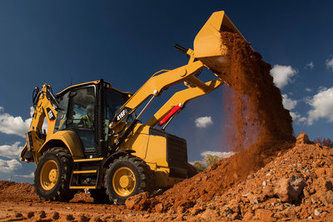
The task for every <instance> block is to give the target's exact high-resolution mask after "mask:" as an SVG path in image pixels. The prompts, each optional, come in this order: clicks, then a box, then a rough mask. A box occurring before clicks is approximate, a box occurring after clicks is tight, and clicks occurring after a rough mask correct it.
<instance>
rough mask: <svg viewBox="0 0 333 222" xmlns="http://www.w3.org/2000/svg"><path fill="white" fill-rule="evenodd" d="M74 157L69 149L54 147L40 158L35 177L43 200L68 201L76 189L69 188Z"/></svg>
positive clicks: (35, 183) (37, 189) (37, 191)
mask: <svg viewBox="0 0 333 222" xmlns="http://www.w3.org/2000/svg"><path fill="white" fill-rule="evenodd" d="M72 167H73V159H72V157H71V155H70V153H69V152H68V150H67V149H65V148H62V147H54V148H51V149H49V150H47V151H46V152H45V153H44V154H43V156H42V157H41V158H40V160H39V162H38V164H37V167H36V171H35V177H34V187H35V191H36V193H37V195H38V196H39V197H40V198H41V199H42V200H53V201H61V202H68V201H70V200H71V199H73V197H74V194H75V191H73V190H70V189H69V183H70V178H71V174H72Z"/></svg>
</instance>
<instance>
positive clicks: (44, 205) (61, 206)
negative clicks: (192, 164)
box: [0, 137, 333, 221]
mask: <svg viewBox="0 0 333 222" xmlns="http://www.w3.org/2000/svg"><path fill="white" fill-rule="evenodd" d="M303 138H306V137H303ZM232 158H235V157H230V159H232ZM224 162H225V163H229V164H231V163H232V161H231V162H229V161H228V160H225V161H224ZM226 167H228V165H226ZM213 168H214V167H213ZM215 169H216V168H215ZM213 170H214V169H210V170H209V171H208V172H210V171H213ZM211 175H212V174H210V173H207V175H204V174H200V175H197V176H196V177H195V179H194V180H187V181H184V182H186V183H187V182H189V181H190V182H191V183H195V185H196V186H200V185H201V184H200V181H201V180H202V181H209V180H210V178H209V177H210V176H211ZM190 182H189V183H188V185H189V186H191V185H190ZM211 185H212V183H211ZM176 187H177V185H176V186H175V188H176ZM180 188H182V186H180V187H178V188H177V189H180ZM206 189H207V190H210V188H209V187H208V186H207V187H206ZM173 192H174V191H173ZM179 192H180V191H179ZM183 192H186V193H187V194H188V195H189V194H190V192H191V190H190V189H189V190H184V191H183ZM194 192H196V191H195V190H194ZM23 196H24V197H25V198H23ZM29 196H30V197H29ZM138 197H139V201H138V202H136V201H133V202H132V206H135V207H137V206H142V204H144V203H145V204H147V203H149V204H152V200H154V199H149V198H148V196H147V194H141V195H138ZM22 198H23V199H22ZM206 199H207V197H206V193H204V195H202V196H201V197H200V196H197V199H193V202H192V204H191V205H192V206H191V205H189V206H191V207H188V208H186V206H185V205H179V206H178V207H177V208H175V209H167V207H166V206H167V205H164V203H162V202H161V203H158V204H156V205H155V206H154V209H153V210H148V211H137V210H128V209H126V208H125V207H124V206H117V205H108V204H106V205H103V204H92V199H91V198H89V195H88V194H85V193H79V194H77V195H76V196H75V198H74V199H73V200H72V201H71V202H70V203H60V202H49V201H41V200H39V199H38V198H37V196H35V195H34V194H33V188H32V186H31V185H30V184H26V183H23V184H18V183H14V182H6V181H0V220H1V221H68V220H74V221H117V220H121V221H171V220H176V221H181V220H188V221H226V220H237V219H238V220H245V221H251V220H257V221H281V220H292V221H294V220H302V219H303V220H307V219H315V220H318V221H332V220H333V213H332V212H333V149H332V148H328V147H325V146H321V145H320V144H314V143H312V142H311V141H310V143H309V141H307V140H306V139H305V140H304V139H302V138H298V143H297V144H296V146H295V147H293V148H291V149H289V150H287V151H285V150H282V151H280V152H278V153H277V155H276V156H275V158H274V159H272V160H271V161H270V162H269V163H267V164H266V166H265V167H263V168H261V169H260V170H258V171H257V172H255V173H251V174H249V175H248V176H247V177H245V179H244V180H242V181H239V182H235V183H234V184H233V185H230V186H229V188H226V189H224V191H223V192H220V193H219V194H215V195H214V196H213V198H211V199H210V200H208V201H206ZM151 211H155V212H151Z"/></svg>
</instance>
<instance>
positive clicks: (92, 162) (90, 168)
mask: <svg viewBox="0 0 333 222" xmlns="http://www.w3.org/2000/svg"><path fill="white" fill-rule="evenodd" d="M103 159H104V158H90V159H76V160H74V167H73V173H72V175H71V179H70V186H69V188H70V189H80V190H81V189H98V188H100V187H99V181H100V179H101V178H100V177H101V174H100V172H101V168H102V167H101V162H102V160H103Z"/></svg>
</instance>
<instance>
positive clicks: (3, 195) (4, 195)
mask: <svg viewBox="0 0 333 222" xmlns="http://www.w3.org/2000/svg"><path fill="white" fill-rule="evenodd" d="M12 199H15V200H17V201H38V200H39V199H38V197H37V195H36V194H35V191H34V188H33V186H31V184H28V183H15V182H9V181H0V200H2V201H7V200H12Z"/></svg>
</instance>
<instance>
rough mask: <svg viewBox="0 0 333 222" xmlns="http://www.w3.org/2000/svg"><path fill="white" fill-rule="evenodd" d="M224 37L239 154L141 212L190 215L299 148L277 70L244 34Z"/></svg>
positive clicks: (230, 133)
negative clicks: (193, 209)
mask: <svg viewBox="0 0 333 222" xmlns="http://www.w3.org/2000/svg"><path fill="white" fill-rule="evenodd" d="M221 38H222V41H223V43H224V44H225V45H226V46H227V47H228V49H229V53H228V60H229V61H230V70H229V71H228V72H227V74H223V73H222V76H223V79H224V80H225V81H226V82H227V84H228V85H229V86H230V88H229V90H228V93H226V103H225V107H226V113H227V116H228V120H229V121H228V128H227V132H226V133H227V137H228V138H229V139H228V141H229V143H228V145H229V147H230V148H231V149H232V150H234V151H236V152H238V153H237V154H236V155H234V156H232V157H231V158H228V159H225V160H221V161H220V162H218V163H216V164H214V165H213V166H212V167H211V168H210V169H209V170H208V171H206V172H203V173H201V174H199V175H197V176H195V177H193V178H191V179H189V180H185V181H183V182H181V183H179V184H177V185H175V186H174V187H173V188H172V189H169V190H168V191H166V192H165V193H164V194H162V195H160V196H157V197H156V198H153V199H150V200H148V203H147V202H144V203H143V204H142V206H141V209H145V208H151V209H152V210H158V211H160V210H161V209H162V211H165V210H168V209H169V208H172V210H175V211H184V210H186V209H188V208H190V207H192V206H194V205H195V204H196V202H197V200H198V199H200V200H202V201H209V200H211V199H212V198H214V196H218V195H221V194H222V193H223V192H224V191H225V190H226V189H228V188H230V186H232V185H233V184H235V183H237V182H239V181H241V180H244V179H245V178H246V177H247V176H248V175H249V174H250V173H252V172H255V171H257V170H258V169H260V168H261V167H263V166H264V165H265V164H266V163H268V162H269V161H270V160H271V159H272V156H274V155H275V154H276V153H277V152H278V151H280V150H286V149H288V148H290V147H292V146H293V143H294V141H295V138H294V137H293V129H292V119H291V116H290V114H289V111H288V110H286V109H284V108H283V105H282V97H281V93H280V90H279V89H278V88H277V87H276V86H275V85H274V83H273V78H272V77H271V75H270V69H271V66H270V65H269V64H267V63H265V62H264V61H262V57H261V55H260V54H259V53H257V52H255V51H254V50H253V49H252V48H251V46H250V44H249V43H248V42H246V41H245V40H244V39H243V38H241V37H240V36H239V35H238V34H234V33H229V32H223V33H221ZM204 62H206V63H207V61H204ZM208 62H209V61H208ZM214 68H216V66H214ZM214 68H213V69H214ZM216 69H218V68H216ZM213 71H215V72H216V70H213ZM230 89H232V90H230ZM224 133H225V132H224ZM155 206H156V207H155ZM139 208H140V207H139ZM156 208H157V209H156Z"/></svg>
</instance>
